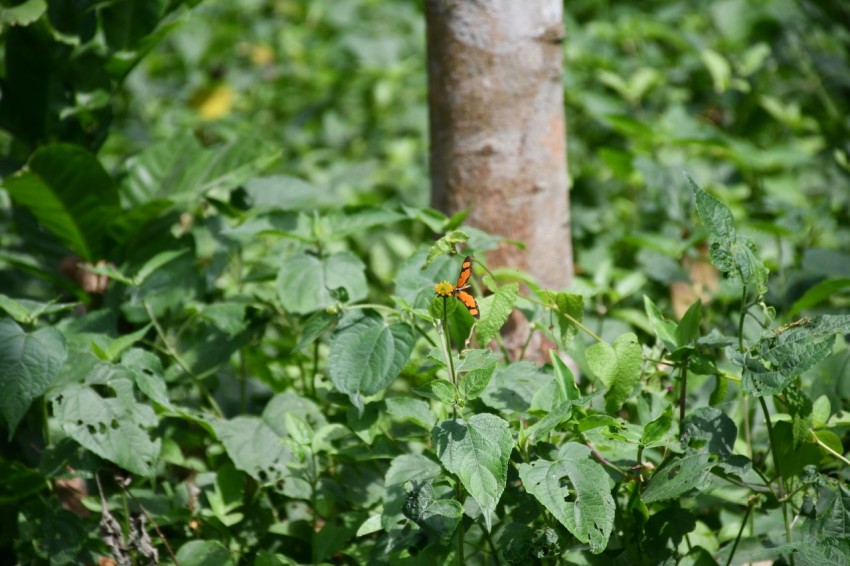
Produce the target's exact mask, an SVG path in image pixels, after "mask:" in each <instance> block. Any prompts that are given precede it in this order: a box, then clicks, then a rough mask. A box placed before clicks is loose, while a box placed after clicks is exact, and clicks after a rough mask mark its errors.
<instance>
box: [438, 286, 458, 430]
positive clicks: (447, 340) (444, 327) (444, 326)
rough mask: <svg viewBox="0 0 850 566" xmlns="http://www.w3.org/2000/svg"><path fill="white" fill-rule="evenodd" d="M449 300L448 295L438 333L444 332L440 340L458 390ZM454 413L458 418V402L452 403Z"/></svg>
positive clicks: (451, 378)
mask: <svg viewBox="0 0 850 566" xmlns="http://www.w3.org/2000/svg"><path fill="white" fill-rule="evenodd" d="M447 301H448V297H443V314H442V315H441V316H440V324H439V325H438V326H437V333H438V334H442V338H443V339H442V340H440V345H441V346H442V349H443V357H444V358H445V359H446V367H447V368H448V370H449V379H450V380H451V382H452V385H454V386H455V391H457V387H458V383H457V376H456V375H455V362H454V359H452V344H451V337H450V336H449V320H448V315H447V314H446V302H447ZM452 414H453V415H454V418H455V419H457V403H455V404H454V405H452Z"/></svg>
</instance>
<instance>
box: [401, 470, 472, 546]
mask: <svg viewBox="0 0 850 566" xmlns="http://www.w3.org/2000/svg"><path fill="white" fill-rule="evenodd" d="M403 511H404V515H405V517H407V518H408V519H410V520H411V521H413V522H414V523H416V524H417V525H419V526H420V527H422V528H423V529H426V530H428V531H430V532H432V533H434V534H435V535H436V536H437V537H439V538H441V539H443V540H445V541H447V539H448V538H449V537H450V536H451V535H452V533H454V531H455V529H456V528H457V526H458V524H459V523H460V520H461V518H462V517H463V507H462V506H461V504H460V502H458V501H456V500H454V499H437V498H435V497H434V488H433V487H431V484H429V483H423V484H418V485H415V486H414V487H413V489H412V490H411V491H409V492H408V494H407V500H406V501H405V503H404V508H403Z"/></svg>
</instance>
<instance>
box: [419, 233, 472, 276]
mask: <svg viewBox="0 0 850 566" xmlns="http://www.w3.org/2000/svg"><path fill="white" fill-rule="evenodd" d="M468 241H469V236H467V235H466V233H464V232H462V231H460V230H452V231H451V232H449V233H447V234H446V235H445V236H443V237H442V238H440V239H439V240H437V241H436V242H434V243H433V244H431V248H430V249H429V250H428V256H427V257H426V258H425V264H424V265H423V266H422V269H425V268H427V267H428V266H429V265H430V264H431V262H432V261H434V260H435V259H437V258H438V257H440V256H441V255H446V254H454V253H457V244H464V243H466V242H468Z"/></svg>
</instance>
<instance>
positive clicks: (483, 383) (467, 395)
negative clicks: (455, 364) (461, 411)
mask: <svg viewBox="0 0 850 566" xmlns="http://www.w3.org/2000/svg"><path fill="white" fill-rule="evenodd" d="M495 369H496V364H495V363H494V364H493V365H492V366H490V367H488V368H481V369H476V370H473V371H470V372H468V373H466V374H463V376H461V378H460V398H461V400H463V401H464V402H469V401H472V400H473V399H477V398H478V396H479V395H481V393H483V392H484V390H485V389H487V386H488V385H489V384H490V379H491V378H492V377H493V371H494V370H495Z"/></svg>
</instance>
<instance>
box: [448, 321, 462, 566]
mask: <svg viewBox="0 0 850 566" xmlns="http://www.w3.org/2000/svg"><path fill="white" fill-rule="evenodd" d="M444 312H445V311H444ZM455 493H456V496H457V500H458V503H460V501H461V500H462V499H463V487H462V486H461V485H460V479H458V481H457V484H456V486H455ZM461 505H463V504H462V503H461ZM457 563H458V566H463V565H464V560H463V515H461V517H460V521H459V522H458V524H457Z"/></svg>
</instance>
